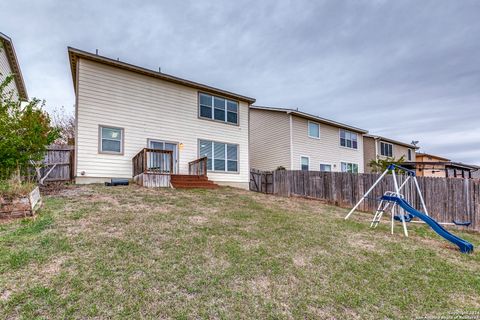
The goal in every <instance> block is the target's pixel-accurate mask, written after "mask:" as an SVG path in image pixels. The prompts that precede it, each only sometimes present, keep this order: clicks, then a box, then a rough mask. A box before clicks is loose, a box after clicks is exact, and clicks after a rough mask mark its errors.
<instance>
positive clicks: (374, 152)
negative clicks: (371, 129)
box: [363, 134, 419, 173]
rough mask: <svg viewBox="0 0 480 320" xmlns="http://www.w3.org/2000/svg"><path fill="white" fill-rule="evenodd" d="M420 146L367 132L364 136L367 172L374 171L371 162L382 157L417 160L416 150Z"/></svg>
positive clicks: (407, 160)
mask: <svg viewBox="0 0 480 320" xmlns="http://www.w3.org/2000/svg"><path fill="white" fill-rule="evenodd" d="M418 148H419V147H417V146H415V145H413V144H411V143H405V142H401V141H397V140H393V139H390V138H385V137H381V136H376V135H370V134H366V135H364V136H363V153H364V163H365V172H366V173H370V172H372V168H371V167H370V163H371V162H372V161H378V160H380V159H383V160H386V159H395V160H399V159H401V158H403V161H406V162H411V161H413V162H415V151H416V150H417V149H418Z"/></svg>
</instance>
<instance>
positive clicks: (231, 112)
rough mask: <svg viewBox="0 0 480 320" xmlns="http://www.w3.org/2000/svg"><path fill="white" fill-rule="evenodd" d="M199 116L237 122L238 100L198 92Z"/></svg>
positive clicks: (232, 122)
mask: <svg viewBox="0 0 480 320" xmlns="http://www.w3.org/2000/svg"><path fill="white" fill-rule="evenodd" d="M199 106H200V107H199V108H200V110H199V114H200V118H205V119H211V120H215V121H221V122H226V123H231V124H238V102H236V101H233V100H228V99H225V98H221V97H216V96H212V95H209V94H206V93H200V94H199Z"/></svg>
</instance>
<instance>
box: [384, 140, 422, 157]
mask: <svg viewBox="0 0 480 320" xmlns="http://www.w3.org/2000/svg"><path fill="white" fill-rule="evenodd" d="M380 142H382V140H381V139H380V140H378V141H377V143H378V154H379V155H378V157H379V158H380V159H386V158H387V157H384V156H381V155H380ZM385 143H390V144H391V145H392V146H393V150H392V151H393V157H394V158H395V159H397V160H398V159H400V158H401V157H403V158H404V160H405V161H415V150H414V149H412V160H408V149H409V148H407V147H405V146H401V145H398V144H395V143H391V142H388V141H387V142H385Z"/></svg>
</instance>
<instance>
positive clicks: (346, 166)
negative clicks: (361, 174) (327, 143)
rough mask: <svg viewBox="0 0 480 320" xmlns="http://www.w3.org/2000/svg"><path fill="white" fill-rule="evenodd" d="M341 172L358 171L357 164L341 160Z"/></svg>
mask: <svg viewBox="0 0 480 320" xmlns="http://www.w3.org/2000/svg"><path fill="white" fill-rule="evenodd" d="M342 172H350V173H358V164H356V163H350V162H342Z"/></svg>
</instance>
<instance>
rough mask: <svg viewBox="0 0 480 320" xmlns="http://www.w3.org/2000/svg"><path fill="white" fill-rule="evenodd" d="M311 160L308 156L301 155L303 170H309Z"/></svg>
mask: <svg viewBox="0 0 480 320" xmlns="http://www.w3.org/2000/svg"><path fill="white" fill-rule="evenodd" d="M309 162H310V159H308V157H301V159H300V165H301V167H302V171H308V166H309Z"/></svg>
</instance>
